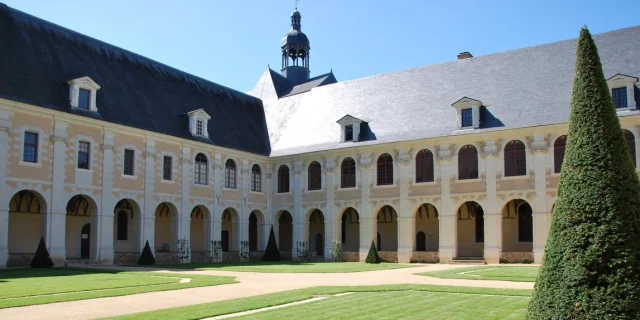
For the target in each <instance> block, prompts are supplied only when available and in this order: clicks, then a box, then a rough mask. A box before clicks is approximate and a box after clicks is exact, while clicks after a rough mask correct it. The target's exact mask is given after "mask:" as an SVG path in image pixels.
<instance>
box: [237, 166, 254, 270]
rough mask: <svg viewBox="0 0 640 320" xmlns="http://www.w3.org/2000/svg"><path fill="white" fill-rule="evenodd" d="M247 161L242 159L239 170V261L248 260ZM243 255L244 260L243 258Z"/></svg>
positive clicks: (248, 180)
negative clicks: (240, 194) (240, 208)
mask: <svg viewBox="0 0 640 320" xmlns="http://www.w3.org/2000/svg"><path fill="white" fill-rule="evenodd" d="M250 172H251V171H250V170H249V160H248V159H242V168H241V169H240V181H239V183H238V185H239V187H240V189H241V192H242V212H241V213H240V214H239V216H240V221H238V228H239V229H240V230H238V231H239V232H240V236H239V237H238V238H239V239H240V244H239V246H238V248H239V249H240V258H241V259H247V260H248V259H249V216H250V215H251V212H250V211H249V206H248V204H247V201H248V199H249V187H250V186H249V182H250V179H249V174H250ZM243 254H246V255H245V258H243V257H242V256H243Z"/></svg>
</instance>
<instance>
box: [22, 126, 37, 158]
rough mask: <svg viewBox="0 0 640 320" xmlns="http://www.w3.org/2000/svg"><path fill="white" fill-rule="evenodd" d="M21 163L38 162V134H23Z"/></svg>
mask: <svg viewBox="0 0 640 320" xmlns="http://www.w3.org/2000/svg"><path fill="white" fill-rule="evenodd" d="M22 161H24V162H33V163H37V162H38V134H37V133H35V132H25V133H24V150H23V152H22Z"/></svg>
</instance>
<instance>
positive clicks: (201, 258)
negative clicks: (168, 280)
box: [191, 251, 211, 263]
mask: <svg viewBox="0 0 640 320" xmlns="http://www.w3.org/2000/svg"><path fill="white" fill-rule="evenodd" d="M207 262H211V251H191V263H207Z"/></svg>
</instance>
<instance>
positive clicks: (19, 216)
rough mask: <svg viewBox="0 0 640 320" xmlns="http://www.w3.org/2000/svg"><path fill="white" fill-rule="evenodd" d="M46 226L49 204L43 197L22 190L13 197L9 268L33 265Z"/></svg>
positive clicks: (10, 203) (10, 217) (10, 209)
mask: <svg viewBox="0 0 640 320" xmlns="http://www.w3.org/2000/svg"><path fill="white" fill-rule="evenodd" d="M46 225H47V204H46V202H45V200H44V198H43V197H42V195H40V194H39V193H37V192H35V191H32V190H22V191H19V192H17V193H16V194H14V195H13V197H11V200H10V201H9V235H8V236H9V238H8V241H9V242H8V248H7V249H8V251H9V257H8V261H7V267H24V266H28V265H29V264H30V263H31V260H32V259H33V256H34V254H35V252H36V249H37V248H38V243H39V242H40V238H41V237H43V236H44V235H45V233H46V232H45V230H46ZM48 245H49V243H47V246H48Z"/></svg>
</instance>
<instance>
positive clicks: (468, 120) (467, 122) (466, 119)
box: [462, 108, 473, 127]
mask: <svg viewBox="0 0 640 320" xmlns="http://www.w3.org/2000/svg"><path fill="white" fill-rule="evenodd" d="M462 126H463V127H471V126H473V112H472V111H471V108H469V109H462Z"/></svg>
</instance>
